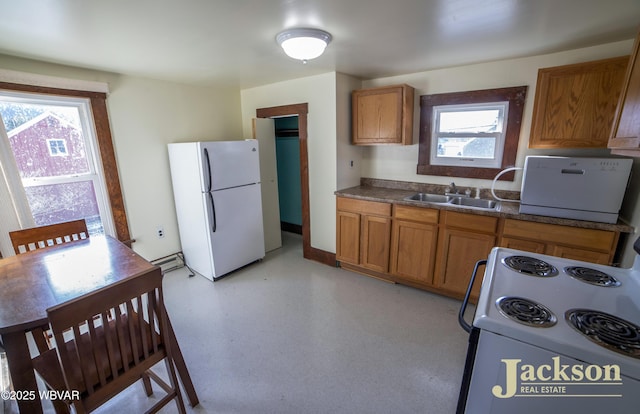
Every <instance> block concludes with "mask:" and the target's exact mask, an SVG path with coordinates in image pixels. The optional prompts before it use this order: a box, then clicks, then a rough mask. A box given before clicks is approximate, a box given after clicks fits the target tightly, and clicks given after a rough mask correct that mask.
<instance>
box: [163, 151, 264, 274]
mask: <svg viewBox="0 0 640 414" xmlns="http://www.w3.org/2000/svg"><path fill="white" fill-rule="evenodd" d="M169 164H170V166H171V181H172V184H173V195H174V199H175V204H176V213H177V216H178V228H179V231H180V242H181V244H182V251H183V253H184V258H185V262H186V264H187V265H188V266H189V267H190V268H191V269H193V270H194V271H196V272H198V273H199V274H201V275H202V276H204V277H206V278H208V279H211V280H217V279H219V278H221V277H222V276H225V275H227V274H229V273H230V272H232V271H234V270H236V269H239V268H240V267H242V266H245V265H247V264H249V263H252V262H255V261H257V260H261V259H262V258H263V257H264V255H265V251H264V227H263V219H262V196H261V186H260V162H259V158H258V141H256V140H253V139H251V140H244V141H211V142H186V143H176V144H169Z"/></svg>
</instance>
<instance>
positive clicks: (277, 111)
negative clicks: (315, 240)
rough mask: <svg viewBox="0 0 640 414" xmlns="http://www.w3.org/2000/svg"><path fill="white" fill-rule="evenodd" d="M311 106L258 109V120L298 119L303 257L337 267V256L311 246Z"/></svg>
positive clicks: (303, 104)
mask: <svg viewBox="0 0 640 414" xmlns="http://www.w3.org/2000/svg"><path fill="white" fill-rule="evenodd" d="M308 113H309V104H308V103H306V102H305V103H300V104H292V105H282V106H274V107H269V108H258V109H256V117H257V118H277V117H283V116H297V117H298V134H299V135H298V141H299V143H300V187H301V193H302V255H303V257H304V258H305V259H310V260H315V261H317V262H320V263H324V264H327V265H330V266H335V265H336V255H335V254H334V253H330V252H327V251H324V250H320V249H316V248H314V247H312V246H311V214H310V211H311V210H310V204H309V154H308V149H307V137H308V135H307V114H308Z"/></svg>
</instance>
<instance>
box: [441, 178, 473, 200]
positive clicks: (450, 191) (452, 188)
mask: <svg viewBox="0 0 640 414" xmlns="http://www.w3.org/2000/svg"><path fill="white" fill-rule="evenodd" d="M444 194H445V195H450V196H460V197H462V193H461V192H460V189H458V187H456V183H454V182H451V184H450V185H449V187H447V188H446V189H445V190H444ZM464 196H465V197H470V196H471V189H470V188H467V189H466V190H465V191H464Z"/></svg>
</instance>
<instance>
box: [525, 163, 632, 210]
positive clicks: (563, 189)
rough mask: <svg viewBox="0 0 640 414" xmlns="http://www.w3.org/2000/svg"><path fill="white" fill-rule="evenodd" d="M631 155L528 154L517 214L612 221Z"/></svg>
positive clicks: (620, 200) (621, 197)
mask: <svg viewBox="0 0 640 414" xmlns="http://www.w3.org/2000/svg"><path fill="white" fill-rule="evenodd" d="M632 164H633V160H632V159H631V158H577V157H555V156H528V157H526V159H525V163H524V174H523V176H522V189H521V192H520V213H524V214H537V215H541V216H551V217H562V218H569V219H576V220H589V221H598V222H603V223H615V222H616V221H617V220H618V213H619V211H620V206H621V205H622V199H623V198H624V193H625V190H626V188H627V183H628V181H629V175H630V173H631V166H632Z"/></svg>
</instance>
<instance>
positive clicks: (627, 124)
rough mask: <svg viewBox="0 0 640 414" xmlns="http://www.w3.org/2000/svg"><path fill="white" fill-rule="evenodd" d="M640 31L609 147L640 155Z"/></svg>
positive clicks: (623, 152)
mask: <svg viewBox="0 0 640 414" xmlns="http://www.w3.org/2000/svg"><path fill="white" fill-rule="evenodd" d="M638 49H640V33H638V36H637V37H636V42H635V44H634V46H633V52H632V54H631V60H630V61H629V66H628V68H627V73H626V75H625V79H624V84H623V86H622V93H621V94H620V100H619V102H618V108H617V110H616V114H615V118H614V121H613V127H612V128H611V137H610V138H609V148H611V153H612V154H617V155H627V156H632V157H640V55H639V51H638Z"/></svg>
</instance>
